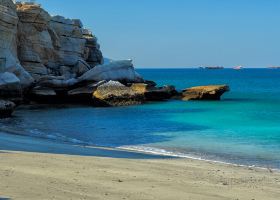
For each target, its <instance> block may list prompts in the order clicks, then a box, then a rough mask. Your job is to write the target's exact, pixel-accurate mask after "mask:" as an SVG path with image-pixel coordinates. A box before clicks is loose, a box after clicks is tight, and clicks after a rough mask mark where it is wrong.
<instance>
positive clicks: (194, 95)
mask: <svg viewBox="0 0 280 200" xmlns="http://www.w3.org/2000/svg"><path fill="white" fill-rule="evenodd" d="M229 90H230V88H229V86H228V85H207V86H197V87H191V88H188V89H186V90H183V92H182V100H184V101H189V100H220V99H221V96H222V95H223V94H224V93H225V92H228V91H229Z"/></svg>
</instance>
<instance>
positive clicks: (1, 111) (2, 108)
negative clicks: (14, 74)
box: [0, 99, 16, 118]
mask: <svg viewBox="0 0 280 200" xmlns="http://www.w3.org/2000/svg"><path fill="white" fill-rule="evenodd" d="M15 107H16V105H15V104H14V103H13V102H11V101H6V100H1V99H0V118H7V117H10V116H11V115H12V113H13V112H14V109H15Z"/></svg>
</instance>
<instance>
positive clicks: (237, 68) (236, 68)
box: [233, 65, 244, 70]
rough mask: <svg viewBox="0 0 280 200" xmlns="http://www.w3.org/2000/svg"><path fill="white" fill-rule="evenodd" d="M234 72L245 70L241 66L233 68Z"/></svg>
mask: <svg viewBox="0 0 280 200" xmlns="http://www.w3.org/2000/svg"><path fill="white" fill-rule="evenodd" d="M233 69H234V70H241V69H244V68H243V67H242V66H241V65H239V66H235V67H233Z"/></svg>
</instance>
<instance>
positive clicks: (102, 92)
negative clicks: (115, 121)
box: [93, 81, 145, 106]
mask: <svg viewBox="0 0 280 200" xmlns="http://www.w3.org/2000/svg"><path fill="white" fill-rule="evenodd" d="M93 98H94V102H95V105H98V106H128V105H135V104H141V103H143V102H144V101H145V97H144V95H143V94H141V93H138V92H136V91H134V90H132V89H131V88H130V87H127V86H125V85H123V84H121V83H120V82H117V81H109V82H107V83H105V84H103V85H101V86H99V87H97V89H96V91H95V92H94V93H93Z"/></svg>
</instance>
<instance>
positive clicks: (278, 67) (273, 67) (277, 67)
mask: <svg viewBox="0 0 280 200" xmlns="http://www.w3.org/2000/svg"><path fill="white" fill-rule="evenodd" d="M268 68H269V69H280V66H272V67H268Z"/></svg>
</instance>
